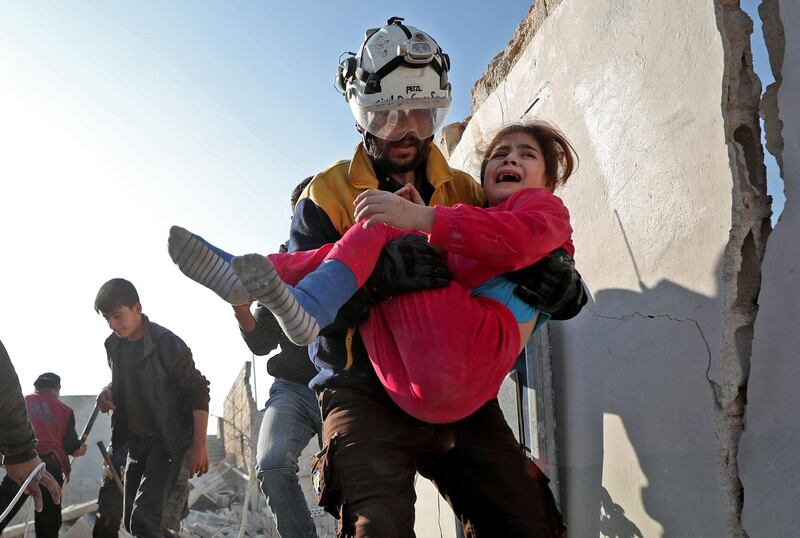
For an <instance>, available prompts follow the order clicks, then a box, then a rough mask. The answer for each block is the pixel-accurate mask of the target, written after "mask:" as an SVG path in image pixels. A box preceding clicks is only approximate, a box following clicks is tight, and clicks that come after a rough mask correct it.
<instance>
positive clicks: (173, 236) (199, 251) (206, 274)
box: [168, 226, 251, 305]
mask: <svg viewBox="0 0 800 538" xmlns="http://www.w3.org/2000/svg"><path fill="white" fill-rule="evenodd" d="M168 250H169V255H170V257H171V258H172V261H173V262H175V264H176V265H177V266H178V268H179V269H180V270H181V272H182V273H183V274H184V275H186V276H188V277H189V278H191V279H192V280H194V281H195V282H197V283H198V284H202V285H203V286H205V287H207V288H208V289H210V290H211V291H213V292H214V293H216V294H217V295H219V296H220V297H222V299H223V300H225V301H227V302H229V303H230V304H232V305H239V304H248V303H250V301H251V299H250V294H249V293H248V292H247V290H246V289H245V288H244V286H242V283H241V281H240V280H239V277H238V276H236V273H234V272H233V269H232V267H231V259H232V258H233V255H231V254H228V253H227V252H225V251H224V250H221V249H218V248H217V247H215V246H214V245H212V244H211V243H209V242H208V241H206V240H205V239H203V238H202V237H200V236H199V235H195V234H193V233H191V232H190V231H189V230H186V229H184V228H181V227H180V226H173V227H172V228H170V230H169V243H168Z"/></svg>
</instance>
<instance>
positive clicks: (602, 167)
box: [451, 0, 732, 537]
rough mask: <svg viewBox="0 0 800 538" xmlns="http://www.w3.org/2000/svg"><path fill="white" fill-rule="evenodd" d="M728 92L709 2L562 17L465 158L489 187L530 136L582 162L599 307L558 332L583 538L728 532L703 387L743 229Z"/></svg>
mask: <svg viewBox="0 0 800 538" xmlns="http://www.w3.org/2000/svg"><path fill="white" fill-rule="evenodd" d="M722 76H723V49H722V43H721V38H720V34H719V31H718V29H717V23H716V19H715V13H714V7H713V4H712V2H695V1H693V0H679V1H672V2H663V1H641V0H639V1H635V2H634V1H622V0H620V1H615V2H586V1H577V0H565V1H564V2H563V3H562V4H561V5H560V6H559V7H558V9H557V10H556V11H555V12H554V13H553V14H552V15H550V16H549V17H548V18H547V20H546V21H545V22H544V24H543V25H542V27H541V28H540V29H539V30H538V31H537V33H536V35H535V36H534V38H533V40H532V41H531V42H530V43H529V45H528V47H527V49H526V50H525V52H524V53H523V54H522V56H521V58H520V59H519V61H518V63H517V64H516V65H515V67H514V68H513V69H512V71H511V73H510V74H509V76H508V77H507V79H506V81H505V83H504V84H502V85H501V86H500V87H498V88H497V89H496V90H495V91H494V92H493V94H492V95H491V96H490V97H489V98H488V99H487V101H486V102H485V103H484V104H483V105H482V106H481V107H480V109H479V110H477V111H476V113H475V115H474V116H473V119H472V121H471V122H470V123H469V125H468V127H467V129H466V132H465V134H464V136H463V138H462V140H461V142H460V144H459V145H458V146H457V147H456V148H455V150H454V152H453V156H452V158H451V164H453V165H455V166H459V167H461V168H464V169H466V170H467V171H469V172H471V173H473V174H477V172H478V170H479V162H478V151H477V150H476V147H480V146H481V144H482V143H484V142H486V141H487V140H488V138H489V137H490V136H491V134H492V132H493V131H495V130H496V129H497V127H498V126H499V125H500V124H503V123H509V122H514V121H520V120H527V119H532V118H541V119H546V120H549V121H552V122H553V123H556V124H557V125H558V126H560V127H561V128H562V129H563V130H564V131H565V133H566V134H567V135H568V137H569V138H570V140H571V141H572V142H573V144H574V146H575V148H576V150H577V152H578V154H579V155H580V158H581V162H580V169H579V171H578V173H577V174H576V175H575V176H574V177H573V178H572V179H571V180H570V183H569V184H568V185H567V186H566V188H564V189H563V190H562V191H561V193H560V195H561V196H562V197H563V199H564V200H565V202H566V204H567V206H568V207H569V209H570V212H571V215H572V223H573V227H574V229H575V233H574V240H575V244H576V249H577V253H576V259H577V264H578V268H579V270H580V271H581V273H582V274H583V275H584V278H585V281H586V283H587V285H588V287H589V288H590V290H591V292H592V295H593V301H591V302H590V304H589V305H588V306H587V308H586V309H584V312H583V313H582V314H581V315H580V316H579V317H577V318H576V319H575V320H572V321H569V322H566V323H557V322H556V323H553V324H552V325H551V330H552V333H551V334H552V337H553V370H554V373H553V379H554V390H555V393H556V410H557V424H558V432H557V435H558V451H559V463H560V479H561V488H562V507H563V508H564V509H565V512H566V515H567V520H568V527H569V533H570V536H576V537H584V536H600V535H603V536H617V535H620V536H636V535H640V536H647V537H651V536H680V537H692V536H698V537H712V536H723V535H724V532H725V531H724V529H725V514H724V506H723V505H724V502H725V501H724V495H723V491H722V489H721V486H720V481H719V473H718V471H719V456H718V443H717V440H716V437H715V434H714V420H715V412H714V403H713V402H714V400H713V397H712V393H711V389H710V386H709V383H708V380H707V377H706V376H707V370H709V369H710V371H711V374H710V375H712V376H713V375H714V372H715V371H716V370H717V368H718V365H719V355H720V339H721V334H722V321H721V320H722V315H721V299H720V290H719V282H720V278H721V270H720V267H721V256H722V254H723V251H724V248H725V245H726V243H727V240H728V232H729V230H730V227H731V187H732V174H731V170H730V165H729V156H728V149H727V147H726V144H725V139H724V131H723V128H724V125H723V118H722V112H721V83H722V82H721V81H722ZM537 99H538V100H537ZM534 103H535V104H534ZM529 108H530V110H529ZM526 111H527V113H526ZM637 532H638V534H636V533H637Z"/></svg>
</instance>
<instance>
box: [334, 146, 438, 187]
mask: <svg viewBox="0 0 800 538" xmlns="http://www.w3.org/2000/svg"><path fill="white" fill-rule="evenodd" d="M425 172H426V173H427V175H428V181H429V182H430V184H431V185H432V186H433V188H434V190H438V189H439V187H440V186H441V185H443V184H444V183H446V182H448V181H450V180H451V179H453V169H452V168H450V165H449V164H447V160H446V159H445V158H444V155H442V152H441V150H440V149H439V148H438V147H437V146H436V144H433V143H432V144H431V148H430V152H429V153H428V158H427V160H426V161H425ZM348 173H349V174H350V181H351V182H352V184H353V187H355V188H357V189H377V188H378V179H377V177H376V176H375V167H374V166H372V159H371V158H370V156H369V155H368V154H367V150H366V149H365V148H364V144H363V143H359V144H358V147H356V154H355V155H353V159H352V160H351V161H350V170H349V172H348Z"/></svg>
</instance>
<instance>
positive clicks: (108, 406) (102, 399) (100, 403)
mask: <svg viewBox="0 0 800 538" xmlns="http://www.w3.org/2000/svg"><path fill="white" fill-rule="evenodd" d="M97 407H98V408H99V409H100V411H102V412H103V413H108V412H109V411H114V410H115V409H116V408H117V407H116V406H115V405H114V394H113V393H112V392H111V387H105V388H103V390H101V391H100V394H99V395H98V396H97Z"/></svg>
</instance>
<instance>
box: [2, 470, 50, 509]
mask: <svg viewBox="0 0 800 538" xmlns="http://www.w3.org/2000/svg"><path fill="white" fill-rule="evenodd" d="M40 463H42V460H40V459H39V456H35V457H33V458H31V459H29V460H28V461H24V462H22V463H14V464H6V473H8V476H9V477H11V479H12V480H13V481H14V482H16V483H17V484H19V485H22V483H23V482H25V479H26V478H28V475H29V474H31V471H33V470H34V469H35V468H36V466H37V465H39V464H40ZM39 486H43V487H45V488H47V491H49V492H50V496H51V497H52V498H53V502H54V503H56V504H61V486H59V485H58V482H56V479H55V478H53V475H51V474H50V473H48V472H47V470H45V469H42V470H41V471H40V472H39V473H36V476H34V477H33V480H31V482H30V483H29V484H28V487H27V488H25V493H27V494H28V495H30V496H31V497H33V503H34V505H35V506H36V511H37V512H41V511H42V507H43V504H42V490H41V488H40V487H39Z"/></svg>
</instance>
